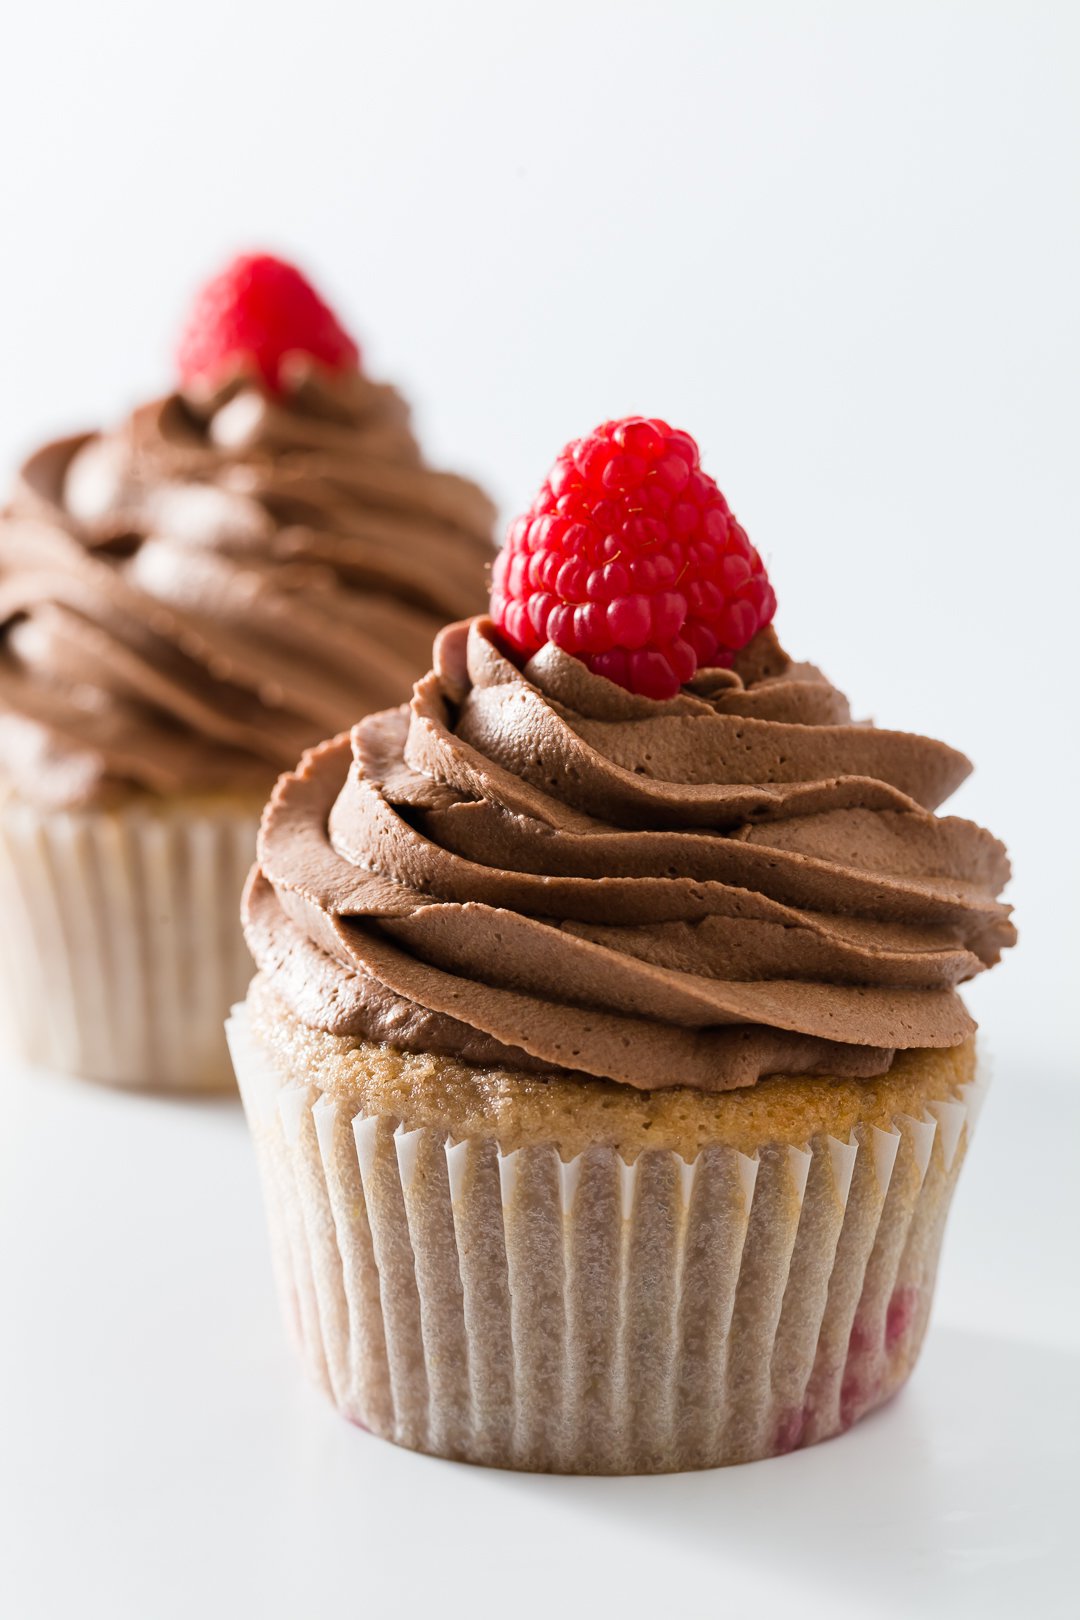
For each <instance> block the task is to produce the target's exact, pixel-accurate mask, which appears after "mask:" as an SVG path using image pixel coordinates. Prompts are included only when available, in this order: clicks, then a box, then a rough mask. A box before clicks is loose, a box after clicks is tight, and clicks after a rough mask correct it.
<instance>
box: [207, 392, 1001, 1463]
mask: <svg viewBox="0 0 1080 1620" xmlns="http://www.w3.org/2000/svg"><path fill="white" fill-rule="evenodd" d="M774 605H775V602H774V597H773V593H772V589H771V587H770V585H769V583H768V580H767V579H766V577H765V573H764V570H763V568H762V566H761V561H760V558H759V557H758V555H757V553H756V551H755V550H754V549H753V547H752V546H751V545H750V542H749V540H748V539H747V537H746V535H745V533H744V531H743V530H742V529H741V528H740V526H739V525H738V524H737V523H736V521H735V519H734V518H733V517H732V515H731V513H730V511H729V509H728V507H727V505H726V503H725V501H724V499H723V496H722V495H721V494H720V492H719V491H718V490H717V488H716V486H715V484H714V483H713V482H712V480H711V479H710V478H708V477H707V476H706V475H705V474H704V473H703V472H702V471H701V469H700V466H699V463H698V453H697V447H696V446H695V444H694V442H693V440H691V439H690V438H688V437H687V436H686V435H685V434H679V433H673V432H672V431H671V430H670V429H669V428H668V427H667V425H666V424H664V423H660V422H646V421H642V420H630V421H627V422H623V423H608V424H605V426H604V427H603V428H601V429H598V430H597V432H596V433H595V434H592V435H590V436H589V437H588V438H586V439H583V440H580V441H577V442H576V443H574V444H571V445H570V446H568V447H567V449H566V451H564V452H563V454H562V456H560V458H559V460H558V461H557V463H556V465H555V468H554V469H553V471H552V474H551V476H550V478H549V480H548V482H547V483H546V484H545V485H544V487H543V489H542V490H541V492H540V494H539V496H538V497H537V499H536V501H535V502H534V503H533V506H532V508H531V509H530V511H529V512H528V513H527V514H526V516H525V517H524V518H522V519H520V520H519V521H518V522H517V523H516V524H515V525H514V526H513V528H512V529H511V532H510V539H509V542H508V545H507V547H506V549H505V550H504V552H503V553H502V554H501V555H500V558H499V561H498V562H497V564H496V568H495V583H494V590H493V595H492V612H493V618H492V619H483V618H481V619H473V620H472V621H470V622H468V623H463V624H458V625H455V626H453V627H452V628H450V629H448V630H446V631H444V632H443V634H442V636H441V637H440V639H439V641H438V642H437V644H436V650H435V660H434V666H435V667H434V669H433V671H432V673H431V674H429V675H428V676H426V677H425V678H424V679H423V680H421V681H420V682H418V683H417V686H416V688H415V690H414V693H413V698H412V703H411V705H410V706H409V707H408V708H407V709H397V710H391V711H389V712H387V713H385V714H380V715H375V716H372V717H370V718H368V719H367V720H365V721H362V722H361V723H360V724H359V725H357V726H355V727H354V728H353V730H352V733H351V735H349V736H342V737H339V738H338V739H337V740H336V741H334V742H331V743H327V744H325V745H323V746H322V747H321V748H318V749H316V750H314V751H313V752H311V753H309V754H308V755H307V756H306V757H305V759H304V761H303V763H302V764H301V766H300V768H299V770H298V771H296V772H295V773H294V774H292V775H288V776H285V777H283V778H282V779H281V780H280V782H279V783H278V785H277V788H276V789H275V792H274V795H273V798H272V800H271V802H270V805H269V806H268V809H267V811H266V814H265V816H264V820H263V824H262V829H261V832H260V839H259V863H258V867H257V869H256V870H255V872H254V873H253V874H252V878H251V881H250V884H249V887H248V891H247V894H246V899H245V915H246V928H247V935H248V939H249V942H250V944H251V948H252V951H253V953H254V956H255V958H256V961H257V964H258V968H259V972H258V975H257V977H256V979H255V982H254V984H253V986H252V989H251V991H250V992H249V996H248V999H247V1002H246V1004H245V1006H244V1007H243V1008H241V1009H239V1010H238V1012H237V1014H236V1016H235V1018H234V1019H233V1022H232V1025H231V1040H232V1044H233V1051H234V1057H235V1061H236V1065H237V1072H238V1075H239V1079H240V1086H241V1092H242V1094H243V1097H244V1101H245V1105H246V1108H247V1111H248V1115H249V1119H250V1121H251V1125H252V1128H253V1132H254V1135H255V1139H256V1143H257V1146H258V1151H259V1157H260V1163H261V1168H262V1173H263V1178H264V1183H265V1191H266V1201H267V1206H268V1211H269V1216H270V1223H271V1234H272V1245H273V1251H274V1255H275V1260H276V1267H277V1271H278V1276H279V1280H280V1284H281V1292H282V1297H283V1300H284V1302H285V1309H286V1314H287V1316H288V1318H289V1320H290V1323H291V1325H292V1328H293V1330H294V1334H295V1337H296V1339H297V1342H298V1345H299V1347H300V1351H301V1354H302V1356H303V1359H304V1361H305V1362H306V1364H307V1366H308V1368H309V1370H310V1372H311V1373H312V1374H313V1376H314V1377H315V1378H316V1379H318V1380H319V1381H320V1382H321V1383H322V1384H323V1385H324V1386H325V1388H326V1389H327V1390H328V1391H329V1393H330V1394H331V1396H332V1398H333V1399H334V1400H335V1402H336V1403H337V1404H338V1406H339V1407H340V1409H341V1410H342V1411H343V1412H344V1413H345V1415H346V1416H348V1417H350V1418H351V1419H353V1421H355V1422H356V1423H358V1424H361V1425H362V1426H364V1427H366V1428H368V1429H371V1430H373V1431H374V1432H376V1433H377V1434H380V1435H383V1436H386V1437H387V1438H389V1439H392V1440H395V1441H397V1442H399V1443H400V1444H402V1445H407V1446H411V1447H414V1448H416V1449H418V1450H423V1451H428V1452H433V1453H436V1454H438V1455H442V1456H447V1457H454V1458H459V1459H463V1460H467V1461H470V1462H482V1463H490V1464H496V1465H499V1466H502V1467H509V1468H523V1469H547V1470H555V1471H568V1472H586V1473H631V1472H661V1471H667V1470H673V1469H683V1468H703V1467H712V1466H716V1465H719V1464H725V1463H735V1462H743V1461H748V1460H750V1459H753V1458H759V1457H765V1456H769V1455H773V1454H776V1453H779V1452H783V1451H788V1450H791V1449H793V1448H794V1447H796V1446H800V1445H806V1444H809V1443H811V1442H813V1441H816V1440H820V1439H824V1438H826V1437H828V1436H830V1435H833V1434H836V1433H838V1432H839V1431H840V1430H842V1429H845V1428H847V1427H849V1426H850V1425H851V1424H852V1423H854V1422H855V1421H856V1420H857V1419H858V1418H859V1417H861V1416H862V1415H863V1414H864V1413H866V1412H868V1411H870V1410H872V1409H873V1408H874V1407H876V1406H879V1405H880V1404H881V1403H882V1402H883V1401H885V1400H887V1399H888V1398H889V1396H890V1395H891V1394H892V1393H893V1392H894V1391H895V1390H896V1389H897V1388H898V1387H899V1386H900V1384H901V1383H903V1381H904V1379H905V1378H906V1377H907V1375H908V1373H909V1372H910V1370H911V1367H912V1365H913V1363H914V1361H915V1358H916V1356H917V1354H918V1350H919V1346H920V1343H921V1341H922V1336H923V1332H924V1329H925V1327H926V1322H927V1317H928V1313H929V1309H930V1300H931V1294H932V1290H933V1284H934V1275H935V1268H936V1264H937V1256H938V1250H939V1247H940V1243H941V1237H942V1231H943V1227H944V1222H945V1217H946V1213H947V1210H948V1206H949V1201H950V1198H951V1196H952V1192H953V1188H954V1185H955V1182H956V1178H957V1174H958V1172H959V1169H960V1165H961V1162H962V1160H963V1157H964V1153H965V1151H966V1148H967V1143H968V1139H969V1135H970V1130H971V1124H972V1119H973V1112H974V1104H975V1100H976V1098H977V1091H978V1087H977V1080H976V1058H975V1041H974V1025H973V1023H972V1020H971V1018H970V1017H969V1015H968V1013H967V1012H966V1010H965V1008H964V1006H963V1004H962V1002H961V1001H960V999H959V997H958V995H957V993H956V986H957V984H958V983H960V982H961V981H962V980H964V979H967V978H970V977H971V976H972V975H973V974H975V973H977V972H979V971H980V970H981V969H982V968H984V967H986V966H988V965H990V964H991V963H993V962H994V961H995V960H996V959H997V957H998V955H999V953H1000V951H1001V949H1002V947H1003V946H1006V945H1008V944H1010V943H1011V942H1012V940H1013V937H1014V934H1013V929H1012V925H1011V923H1010V922H1009V920H1008V908H1007V907H1005V906H1003V905H1002V904H1001V903H999V901H998V900H997V895H998V893H999V891H1000V889H1001V887H1002V885H1003V884H1004V882H1005V881H1006V878H1007V876H1008V866H1007V862H1006V858H1005V853H1004V850H1003V849H1002V846H1001V845H1000V844H999V843H998V842H997V841H996V840H995V839H993V838H992V837H991V836H990V835H989V834H988V833H986V832H984V831H983V830H982V829H981V828H979V827H977V826H975V825H973V824H972V823H971V822H968V821H961V820H957V819H955V818H951V817H939V816H937V815H936V814H935V811H936V809H937V807H938V806H939V805H940V804H941V803H942V801H943V800H944V799H945V798H946V797H947V796H948V795H949V794H950V793H951V792H952V791H953V789H954V788H955V787H956V786H957V784H958V783H959V782H960V781H961V780H962V779H963V778H964V777H965V776H966V775H967V773H968V771H969V769H970V766H969V764H968V762H967V761H966V760H965V759H964V758H963V756H962V755H960V754H958V753H956V752H954V750H952V749H951V748H948V747H946V746H945V745H944V744H942V743H939V742H934V741H931V740H929V739H927V738H924V737H919V736H913V735H907V734H903V733H898V732H889V731H882V730H879V729H877V728H875V727H873V726H872V725H869V724H865V723H863V724H855V723H853V722H852V719H851V715H850V712H849V709H848V705H847V702H846V700H845V699H844V697H843V696H842V695H841V693H840V692H838V691H837V690H836V689H835V687H833V686H832V685H831V684H830V683H829V681H828V680H827V679H826V678H825V676H824V675H822V674H821V672H820V671H819V670H817V669H815V668H814V667H813V666H812V665H809V664H798V663H793V662H792V661H791V660H790V659H789V658H788V656H787V654H786V653H785V652H784V651H783V650H782V648H781V646H780V644H779V643H778V641H777V640H776V637H775V635H774V633H773V630H772V629H771V626H770V623H769V621H770V620H771V618H772V614H773V609H774Z"/></svg>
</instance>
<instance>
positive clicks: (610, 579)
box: [491, 416, 776, 700]
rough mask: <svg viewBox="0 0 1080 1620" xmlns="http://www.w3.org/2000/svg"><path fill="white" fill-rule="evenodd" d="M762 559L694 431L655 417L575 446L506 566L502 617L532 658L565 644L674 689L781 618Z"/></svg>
mask: <svg viewBox="0 0 1080 1620" xmlns="http://www.w3.org/2000/svg"><path fill="white" fill-rule="evenodd" d="M775 611H776V596H775V594H774V592H773V588H772V586H771V585H770V584H769V580H768V576H767V575H766V573H765V568H764V565H763V564H762V561H761V558H760V557H759V556H758V553H757V552H756V551H755V549H754V547H753V546H752V545H751V543H750V541H749V539H748V538H747V535H746V532H745V530H744V529H743V528H742V527H741V526H740V525H739V524H738V523H737V522H736V520H735V518H734V517H733V516H732V513H731V509H730V507H729V506H728V503H727V501H726V500H725V499H724V497H723V495H722V494H721V493H720V490H719V489H718V488H717V487H716V484H715V483H714V481H713V480H712V479H711V478H710V477H709V475H708V474H707V473H705V472H703V471H702V469H701V462H700V456H699V453H698V447H697V445H696V443H695V442H694V440H693V439H692V438H691V437H690V435H689V434H688V433H682V432H680V431H678V430H677V429H674V428H671V427H669V426H668V424H667V423H666V422H662V421H659V420H658V419H656V418H653V417H649V418H646V417H642V416H629V417H625V418H623V419H622V420H620V421H612V422H604V423H602V424H601V425H600V427H598V428H596V429H595V431H594V432H592V433H589V434H587V435H586V436H585V437H584V438H581V439H574V440H573V441H571V443H570V444H568V445H567V446H566V448H565V450H563V451H562V453H561V455H559V457H558V458H557V459H556V462H555V465H554V466H553V467H552V469H551V472H550V473H549V474H548V477H547V480H546V482H545V483H544V485H543V487H542V488H541V489H540V491H539V493H538V494H537V496H536V499H535V500H534V501H533V503H532V505H531V506H530V507H529V510H528V511H527V512H525V513H524V514H523V515H522V516H521V517H519V518H518V519H517V520H516V521H515V522H514V523H513V524H512V525H511V527H510V532H509V536H508V538H507V542H506V545H505V546H504V547H503V549H502V550H501V551H500V553H499V555H498V557H497V558H496V561H495V565H494V569H493V572H492V591H491V616H492V618H493V619H494V620H495V623H496V624H497V625H498V626H499V628H500V629H501V630H502V632H503V634H504V635H505V636H506V638H507V640H508V641H509V642H510V644H511V645H512V646H513V648H514V649H515V650H516V651H517V652H518V653H519V654H520V655H522V656H523V657H530V656H531V655H532V654H533V653H535V652H538V651H539V649H540V648H541V647H542V646H543V645H544V643H545V642H547V641H551V642H554V644H555V645H556V646H557V647H561V648H562V649H563V651H565V652H568V653H573V654H574V656H575V657H577V658H580V659H581V660H582V662H583V663H585V664H586V665H587V666H588V667H589V669H591V670H592V671H593V672H594V673H595V674H597V675H605V676H607V678H608V679H609V680H612V681H615V682H617V683H618V685H620V686H623V687H625V688H626V689H627V690H628V691H631V692H636V693H638V694H640V695H641V696H643V697H649V698H656V699H661V700H663V699H668V698H672V697H674V696H675V695H676V693H677V692H678V690H679V688H680V687H681V686H684V685H685V684H686V683H687V682H688V681H690V680H692V679H693V677H694V675H695V673H696V672H697V671H698V670H699V669H701V668H707V667H709V666H716V665H724V664H728V663H730V662H731V659H732V656H733V655H734V654H735V653H736V652H738V651H739V650H740V648H742V647H745V646H746V644H747V642H748V641H750V640H751V639H752V638H753V637H754V636H755V635H756V634H757V632H758V631H759V630H760V629H762V628H763V627H764V626H765V625H767V624H768V623H769V622H770V620H771V619H772V616H773V614H774V612H775Z"/></svg>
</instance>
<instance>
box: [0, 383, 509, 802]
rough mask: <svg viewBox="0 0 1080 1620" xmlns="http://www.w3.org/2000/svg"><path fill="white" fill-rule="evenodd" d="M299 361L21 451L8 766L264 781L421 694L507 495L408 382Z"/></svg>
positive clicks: (26, 790)
mask: <svg viewBox="0 0 1080 1620" xmlns="http://www.w3.org/2000/svg"><path fill="white" fill-rule="evenodd" d="M296 358H297V366H298V367H299V369H297V366H294V372H293V378H292V383H293V386H292V387H291V388H290V390H289V391H288V392H287V393H285V394H281V395H270V394H269V393H267V392H265V391H264V390H263V389H262V388H261V387H259V386H257V385H255V384H254V383H251V382H247V383H245V382H242V381H240V380H234V381H233V382H231V383H230V384H228V385H227V386H224V387H222V388H220V389H219V390H218V391H217V392H216V393H214V394H213V395H211V396H210V397H208V398H204V399H202V400H200V401H196V400H194V399H191V398H186V397H184V396H182V395H181V394H172V395H170V396H168V397H167V398H165V399H161V400H158V401H156V402H154V403H153V404H150V405H147V406H144V407H142V408H141V409H139V410H136V411H135V412H134V414H133V415H132V416H131V417H130V418H129V419H128V420H127V421H126V422H125V423H124V424H123V425H122V426H121V427H120V428H119V429H118V430H117V431H115V432H112V433H105V434H92V435H89V436H86V437H81V438H74V439H67V440H64V441H62V442H59V443H55V444H51V445H48V446H46V447H45V448H44V449H42V450H40V451H39V452H38V453H37V454H36V455H34V456H32V457H31V458H30V460H29V461H28V462H27V463H26V465H25V466H24V467H23V469H22V472H21V475H20V477H19V479H18V482H17V486H16V489H15V492H14V496H13V499H12V501H11V503H10V505H9V507H8V509H7V511H6V512H5V513H4V515H3V516H2V517H0V772H2V773H3V775H4V776H5V777H6V778H7V779H8V781H9V782H10V783H11V784H12V785H13V786H14V788H15V790H16V791H17V792H18V793H19V795H20V796H22V797H24V798H27V799H29V800H31V801H33V802H36V803H39V804H41V805H44V806H56V807H67V806H81V805H87V804H100V803H104V802H109V801H110V800H111V799H113V798H115V797H117V796H123V795H125V794H127V793H130V792H131V791H132V790H136V791H146V792H149V793H152V794H163V795H164V794H174V793H187V792H204V791H215V790H219V789H229V790H233V789H237V790H240V791H251V792H256V793H265V792H268V791H269V788H270V785H271V784H272V782H273V780H274V778H275V777H276V775H277V774H278V772H279V771H280V770H282V769H284V768H286V767H288V766H290V765H292V764H294V763H295V761H296V759H297V758H298V756H299V754H300V753H301V751H302V750H303V749H304V748H307V747H310V746H311V745H312V744H313V743H315V742H317V741H318V740H319V739H320V738H321V737H326V736H328V735H330V734H331V733H333V732H336V731H339V730H341V728H342V727H344V726H347V725H349V724H350V723H351V722H352V721H353V720H354V719H355V718H356V716H357V714H359V713H363V712H366V711H369V710H371V709H381V708H384V707H385V706H386V705H387V704H389V703H396V702H400V701H401V698H402V697H403V696H404V695H405V694H406V693H408V691H409V690H410V688H411V685H412V683H413V681H414V680H415V679H416V677H417V675H418V674H420V673H421V672H422V671H423V670H424V669H425V668H426V666H427V663H428V661H429V657H430V647H431V641H432V637H433V636H434V634H435V632H436V631H437V630H438V629H439V627H440V626H441V625H443V624H445V623H446V621H447V619H452V618H459V617H460V616H461V615H463V614H467V613H471V612H475V611H476V610H477V609H478V608H479V607H480V606H482V605H483V603H484V601H485V599H486V585H485V565H486V563H487V562H488V561H489V560H490V557H491V531H492V521H493V516H494V513H493V509H492V507H491V505H490V503H489V501H488V500H487V497H486V496H485V495H484V494H482V492H481V491H480V490H479V489H477V488H476V486H475V485H473V484H471V483H468V482H466V481H465V480H464V479H461V478H456V477H453V476H452V475H450V474H448V473H443V472H436V471H433V470H432V469H431V468H429V467H427V466H426V465H425V464H424V462H423V461H422V459H421V457H420V453H419V450H418V448H417V445H416V442H415V440H414V438H413V436H412V434H411V432H410V429H409V423H408V413H407V411H406V408H405V406H404V404H403V402H402V400H401V398H400V397H399V395H398V394H397V393H396V392H395V391H394V390H393V389H392V388H389V387H386V386H383V385H380V384H378V383H375V382H372V381H370V380H369V379H367V378H366V377H364V376H363V375H361V373H360V372H359V371H356V370H349V371H346V372H343V373H335V374H331V373H329V372H326V371H321V370H320V369H319V368H317V367H316V366H314V365H312V364H311V363H306V364H305V363H303V362H300V361H299V358H298V357H296Z"/></svg>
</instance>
